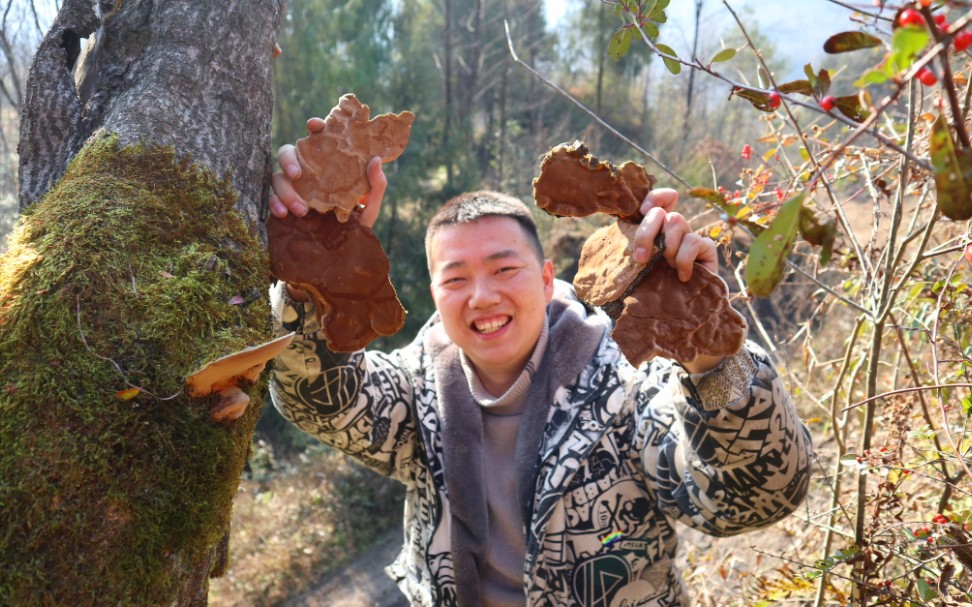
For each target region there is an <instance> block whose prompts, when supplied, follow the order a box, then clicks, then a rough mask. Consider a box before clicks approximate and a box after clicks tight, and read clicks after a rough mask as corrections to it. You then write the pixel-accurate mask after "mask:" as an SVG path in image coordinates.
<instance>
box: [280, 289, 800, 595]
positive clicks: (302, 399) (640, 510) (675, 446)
mask: <svg viewBox="0 0 972 607" xmlns="http://www.w3.org/2000/svg"><path fill="white" fill-rule="evenodd" d="M285 293H286V291H285V289H284V288H283V285H282V283H278V284H277V285H276V287H275V288H274V289H273V290H272V293H271V299H272V303H273V311H274V323H275V326H276V329H277V330H278V332H280V333H283V332H289V331H297V333H298V336H297V338H296V339H295V340H294V342H293V343H292V345H291V346H290V347H289V348H288V349H287V350H286V351H285V352H284V353H283V354H282V355H281V356H280V357H278V359H277V361H276V367H275V372H274V379H273V381H272V382H271V396H272V398H273V402H274V404H275V406H276V407H277V408H278V409H279V410H280V412H281V413H282V414H283V415H284V416H285V417H286V418H287V419H289V420H290V421H292V422H293V423H295V424H296V425H297V426H299V427H300V428H302V429H303V430H305V431H306V432H308V433H310V434H312V435H313V436H315V437H317V438H319V439H320V440H322V441H324V442H326V443H328V444H331V445H333V446H335V447H337V448H338V449H341V450H342V451H344V452H345V453H347V454H348V455H350V456H352V457H354V458H355V459H357V460H358V461H359V462H361V463H363V464H364V465H365V466H367V467H369V468H371V469H372V470H375V471H377V472H378V473H380V474H383V475H386V476H389V477H393V478H395V479H397V480H399V481H401V482H402V483H404V484H405V486H406V498H405V517H404V521H405V542H404V546H403V548H402V551H401V553H400V554H399V556H398V558H397V559H396V561H395V562H394V563H393V564H392V565H391V566H389V567H388V569H387V571H388V573H389V575H391V576H392V577H393V578H394V579H396V581H397V583H398V585H399V587H400V588H401V590H402V591H403V592H404V593H405V595H406V596H407V597H408V599H409V601H410V603H411V604H412V605H414V606H423V607H433V606H445V607H450V606H462V607H465V606H467V605H478V604H479V577H478V571H479V568H480V567H481V566H482V565H483V564H484V563H485V557H486V555H487V550H488V547H487V546H486V542H485V538H486V537H487V535H488V534H487V511H486V499H485V495H484V489H483V486H484V481H483V479H484V475H485V474H486V473H487V472H486V471H484V470H483V468H482V463H481V460H480V459H479V457H478V454H479V451H478V448H479V447H480V446H481V443H482V418H481V414H480V411H479V409H478V405H477V404H476V403H475V401H473V399H472V396H471V394H470V391H469V387H468V381H467V379H466V377H465V375H464V374H463V371H462V369H461V364H460V361H459V355H458V350H457V348H456V346H455V345H454V344H452V343H451V342H450V340H449V339H448V337H446V335H445V332H444V331H443V329H442V326H441V323H440V322H439V320H438V317H437V316H435V315H434V316H433V317H432V318H431V319H430V320H429V321H428V322H427V323H426V325H425V326H424V327H423V328H422V330H421V331H420V332H419V334H418V336H417V337H416V338H415V339H414V341H413V342H412V343H411V344H409V345H408V346H406V347H404V348H402V349H399V350H396V351H394V352H391V353H390V354H385V353H381V352H377V351H367V352H366V351H359V352H355V353H352V354H335V353H331V352H330V351H328V350H327V348H326V347H325V345H324V344H325V341H324V339H323V337H322V336H320V335H319V334H318V333H317V331H318V329H319V325H318V322H317V319H316V316H315V314H316V313H315V310H314V308H313V306H312V305H311V304H299V303H294V302H293V301H291V300H290V299H289V298H288V297H287V296H286V294H285ZM547 322H548V327H549V328H548V331H549V336H548V345H547V349H546V352H545V354H544V358H543V360H542V361H541V363H540V365H539V366H538V369H537V371H536V375H535V376H534V378H533V382H532V384H531V389H530V393H529V396H528V398H527V406H526V410H525V411H524V413H523V416H522V420H521V424H520V428H519V431H518V435H517V448H516V462H517V464H516V465H517V470H516V472H517V478H518V494H519V495H518V497H519V500H520V504H521V507H522V510H523V518H524V531H525V534H526V552H527V554H526V562H525V563H524V571H523V584H524V591H525V594H526V597H527V605H528V606H530V607H565V606H584V607H615V606H618V607H620V606H635V605H639V606H651V607H669V606H676V605H685V604H686V598H685V596H684V593H683V590H682V588H681V583H680V580H679V577H678V575H677V573H676V571H675V570H674V569H673V566H672V562H673V560H674V557H675V549H676V537H675V529H674V527H673V524H674V521H676V520H677V521H681V522H682V523H684V524H686V525H688V526H690V527H693V528H696V529H699V530H701V531H704V532H706V533H709V534H712V535H716V536H727V535H732V534H736V533H740V532H742V531H746V530H749V529H754V528H758V527H762V526H765V525H769V524H771V523H774V522H776V521H778V520H780V519H781V518H783V517H784V516H786V515H788V514H789V513H791V512H792V511H793V510H794V509H795V508H796V507H797V506H798V504H799V502H800V501H801V500H802V499H803V497H804V495H805V494H806V491H807V486H808V481H809V472H810V459H811V456H812V447H811V444H810V438H809V433H808V432H807V430H806V428H805V427H804V426H803V424H802V423H801V422H800V420H799V418H798V417H797V414H796V412H795V410H794V408H793V405H792V403H791V401H790V398H789V396H788V394H787V393H786V391H785V390H784V388H783V386H782V383H781V381H780V380H779V378H778V376H777V374H776V372H775V370H774V368H773V367H772V365H771V364H770V362H769V361H768V360H767V357H766V355H765V354H764V353H762V352H761V351H760V350H759V349H758V348H757V347H756V346H754V345H752V344H747V347H746V348H745V349H744V350H743V351H742V352H740V353H738V354H736V355H734V356H731V357H729V358H727V359H726V360H725V361H724V362H723V363H722V364H721V365H720V366H719V367H717V368H716V369H714V370H712V371H709V372H708V373H705V374H702V375H700V376H692V377H690V376H688V375H687V373H686V372H685V370H684V369H683V368H682V367H681V366H679V365H677V364H675V363H673V362H671V361H667V360H659V359H656V360H654V361H651V362H650V363H646V364H645V365H642V366H641V367H640V368H637V369H636V368H634V367H632V366H631V365H630V364H629V363H628V362H627V361H626V360H625V359H624V357H623V356H621V354H620V352H619V350H618V348H617V345H616V344H615V343H614V341H613V340H612V339H611V336H610V320H609V319H608V318H607V316H605V315H604V314H603V313H602V312H600V311H596V310H592V309H590V308H588V307H586V306H585V305H584V304H583V303H581V302H580V301H578V300H577V299H576V297H575V296H574V294H573V289H572V287H570V285H568V284H567V283H563V282H560V281H557V283H556V288H555V294H554V300H553V301H552V302H551V303H550V304H549V306H548V309H547ZM477 432H478V434H477ZM477 441H478V442H477Z"/></svg>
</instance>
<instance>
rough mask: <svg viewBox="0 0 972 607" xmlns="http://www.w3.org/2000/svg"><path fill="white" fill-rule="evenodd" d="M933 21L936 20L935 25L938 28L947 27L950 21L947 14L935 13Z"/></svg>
mask: <svg viewBox="0 0 972 607" xmlns="http://www.w3.org/2000/svg"><path fill="white" fill-rule="evenodd" d="M932 19H934V20H935V25H937V26H938V27H941V26H943V25H945V23H946V20H947V19H948V17H946V16H945V13H935V16H934V17H932Z"/></svg>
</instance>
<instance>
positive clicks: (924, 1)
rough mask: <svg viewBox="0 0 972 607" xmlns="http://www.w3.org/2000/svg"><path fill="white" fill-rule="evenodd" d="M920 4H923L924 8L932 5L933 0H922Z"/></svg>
mask: <svg viewBox="0 0 972 607" xmlns="http://www.w3.org/2000/svg"><path fill="white" fill-rule="evenodd" d="M919 4H921V6H922V7H924V8H928V7H929V6H931V0H921V2H919Z"/></svg>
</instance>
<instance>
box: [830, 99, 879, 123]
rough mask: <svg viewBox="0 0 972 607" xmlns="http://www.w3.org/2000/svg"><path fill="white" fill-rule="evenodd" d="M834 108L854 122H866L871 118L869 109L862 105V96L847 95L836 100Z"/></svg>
mask: <svg viewBox="0 0 972 607" xmlns="http://www.w3.org/2000/svg"><path fill="white" fill-rule="evenodd" d="M834 106H836V108H837V109H838V110H840V113H841V114H843V115H844V116H847V117H848V118H850V119H851V120H853V121H854V122H864V121H865V120H867V117H868V116H870V114H871V113H870V112H869V111H868V109H867V107H866V106H864V105H863V104H862V103H861V98H860V95H846V96H844V97H837V98H836V99H834Z"/></svg>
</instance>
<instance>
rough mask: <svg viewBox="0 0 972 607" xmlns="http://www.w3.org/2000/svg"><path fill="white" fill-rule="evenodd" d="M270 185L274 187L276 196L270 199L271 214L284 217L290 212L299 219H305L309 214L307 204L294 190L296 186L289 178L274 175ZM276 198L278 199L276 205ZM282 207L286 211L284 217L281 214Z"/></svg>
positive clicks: (280, 174)
mask: <svg viewBox="0 0 972 607" xmlns="http://www.w3.org/2000/svg"><path fill="white" fill-rule="evenodd" d="M270 183H271V185H272V186H273V194H274V195H273V196H272V197H271V198H270V212H272V213H273V214H274V215H277V216H278V217H283V216H285V215H286V214H287V213H288V212H289V213H293V214H294V215H296V216H298V217H303V216H304V215H306V214H307V203H305V202H304V200H303V199H302V198H301V197H300V195H299V194H298V193H297V192H296V191H295V190H294V185H293V183H292V182H291V181H290V178H289V177H287V176H286V175H284V174H283V173H274V174H273V176H272V177H271V179H270ZM274 198H276V203H277V204H276V205H275V204H274ZM281 207H283V210H284V211H285V212H284V213H283V214H282V215H281V214H279V212H280V210H281Z"/></svg>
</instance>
